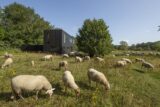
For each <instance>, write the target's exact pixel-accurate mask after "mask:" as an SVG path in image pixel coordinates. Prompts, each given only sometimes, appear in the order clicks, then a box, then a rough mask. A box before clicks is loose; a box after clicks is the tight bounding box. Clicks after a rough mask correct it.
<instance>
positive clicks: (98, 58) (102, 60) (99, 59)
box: [96, 57, 105, 63]
mask: <svg viewBox="0 0 160 107" xmlns="http://www.w3.org/2000/svg"><path fill="white" fill-rule="evenodd" d="M96 60H97V61H98V62H103V63H104V62H105V61H104V59H103V58H100V57H96Z"/></svg>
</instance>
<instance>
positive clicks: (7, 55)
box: [4, 52, 13, 59]
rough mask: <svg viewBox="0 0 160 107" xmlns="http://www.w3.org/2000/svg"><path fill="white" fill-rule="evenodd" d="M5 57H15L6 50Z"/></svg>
mask: <svg viewBox="0 0 160 107" xmlns="http://www.w3.org/2000/svg"><path fill="white" fill-rule="evenodd" d="M4 58H6V59H7V58H13V55H12V54H8V52H6V53H5V54H4Z"/></svg>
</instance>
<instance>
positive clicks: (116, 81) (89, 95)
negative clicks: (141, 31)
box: [0, 51, 160, 107]
mask: <svg viewBox="0 0 160 107" xmlns="http://www.w3.org/2000/svg"><path fill="white" fill-rule="evenodd" d="M3 54H4V52H0V55H3ZM13 55H14V58H13V60H14V63H13V65H12V66H11V67H9V68H5V69H0V106H1V107H35V106H36V107H160V58H159V57H156V56H141V57H142V58H144V59H145V60H147V61H148V62H150V63H152V64H153V65H154V66H155V69H154V70H147V69H144V68H143V69H142V68H141V64H140V63H133V64H131V65H128V66H126V67H125V68H117V69H115V68H114V67H113V63H114V62H115V61H116V60H119V59H120V58H122V56H118V57H112V55H108V56H105V64H98V63H97V62H96V61H94V59H91V61H85V62H82V63H75V59H74V58H68V59H64V60H67V61H68V62H69V70H70V71H71V72H72V74H73V76H74V78H75V80H76V83H77V84H78V85H79V87H80V89H81V95H80V97H79V98H78V99H76V97H75V93H74V91H73V90H68V91H67V92H66V93H65V92H64V85H63V83H62V80H61V78H62V74H63V71H64V70H63V69H62V70H58V62H59V61H61V60H63V59H62V57H61V56H54V59H53V61H41V60H40V58H41V57H42V56H44V55H45V54H43V53H26V52H19V51H17V52H14V53H13ZM126 57H127V58H129V59H131V60H132V61H134V59H135V58H136V57H135V56H126ZM138 57H140V56H138ZM31 60H34V61H35V67H32V66H31ZM3 62H4V58H3V57H0V65H2V63H3ZM90 67H93V68H95V69H97V70H99V71H101V72H103V73H104V74H105V75H106V77H107V78H108V80H109V82H110V84H111V90H110V91H109V92H108V93H106V91H105V90H104V87H103V86H101V85H98V86H97V87H96V85H95V83H93V82H92V86H90V85H89V83H88V78H87V70H88V69H89V68H90ZM20 74H33V75H36V74H38V75H45V76H46V77H47V78H48V80H49V81H50V82H51V84H52V86H53V87H55V88H56V90H55V92H54V94H53V96H52V98H51V99H49V97H48V96H47V95H45V93H44V92H42V93H40V94H39V99H38V101H36V100H35V93H34V92H33V93H25V95H23V96H24V98H25V101H23V100H21V99H18V100H17V101H11V100H10V96H11V87H10V79H11V78H12V77H13V76H16V75H20Z"/></svg>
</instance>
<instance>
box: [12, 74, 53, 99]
mask: <svg viewBox="0 0 160 107" xmlns="http://www.w3.org/2000/svg"><path fill="white" fill-rule="evenodd" d="M11 88H12V92H13V95H12V96H11V99H14V98H15V97H16V96H18V97H20V98H22V99H24V98H23V96H22V91H36V100H37V99H38V93H39V91H41V90H45V91H46V94H49V96H50V97H51V96H52V94H53V90H55V88H52V86H51V84H50V82H49V81H48V80H47V78H46V77H45V76H43V75H19V76H16V77H13V78H12V80H11Z"/></svg>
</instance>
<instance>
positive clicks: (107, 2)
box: [0, 0, 160, 44]
mask: <svg viewBox="0 0 160 107" xmlns="http://www.w3.org/2000/svg"><path fill="white" fill-rule="evenodd" d="M13 2H17V3H20V4H23V5H25V6H29V7H31V8H34V10H35V12H36V13H38V14H39V15H40V16H41V17H43V18H44V19H45V20H47V21H49V22H50V23H51V24H52V25H54V26H55V27H58V28H62V29H64V30H65V31H67V32H68V33H69V34H71V35H73V36H75V35H76V34H77V33H78V28H80V27H81V26H82V24H83V21H84V20H85V19H87V18H90V19H93V18H97V19H98V18H102V19H104V21H105V22H106V24H107V25H108V26H109V30H110V33H111V36H112V38H113V43H114V44H119V41H121V40H126V41H128V43H129V44H133V43H140V42H149V41H151V42H152V41H158V40H160V32H157V30H158V27H157V26H158V25H160V0H0V6H1V7H4V6H6V5H8V4H10V3H13Z"/></svg>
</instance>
